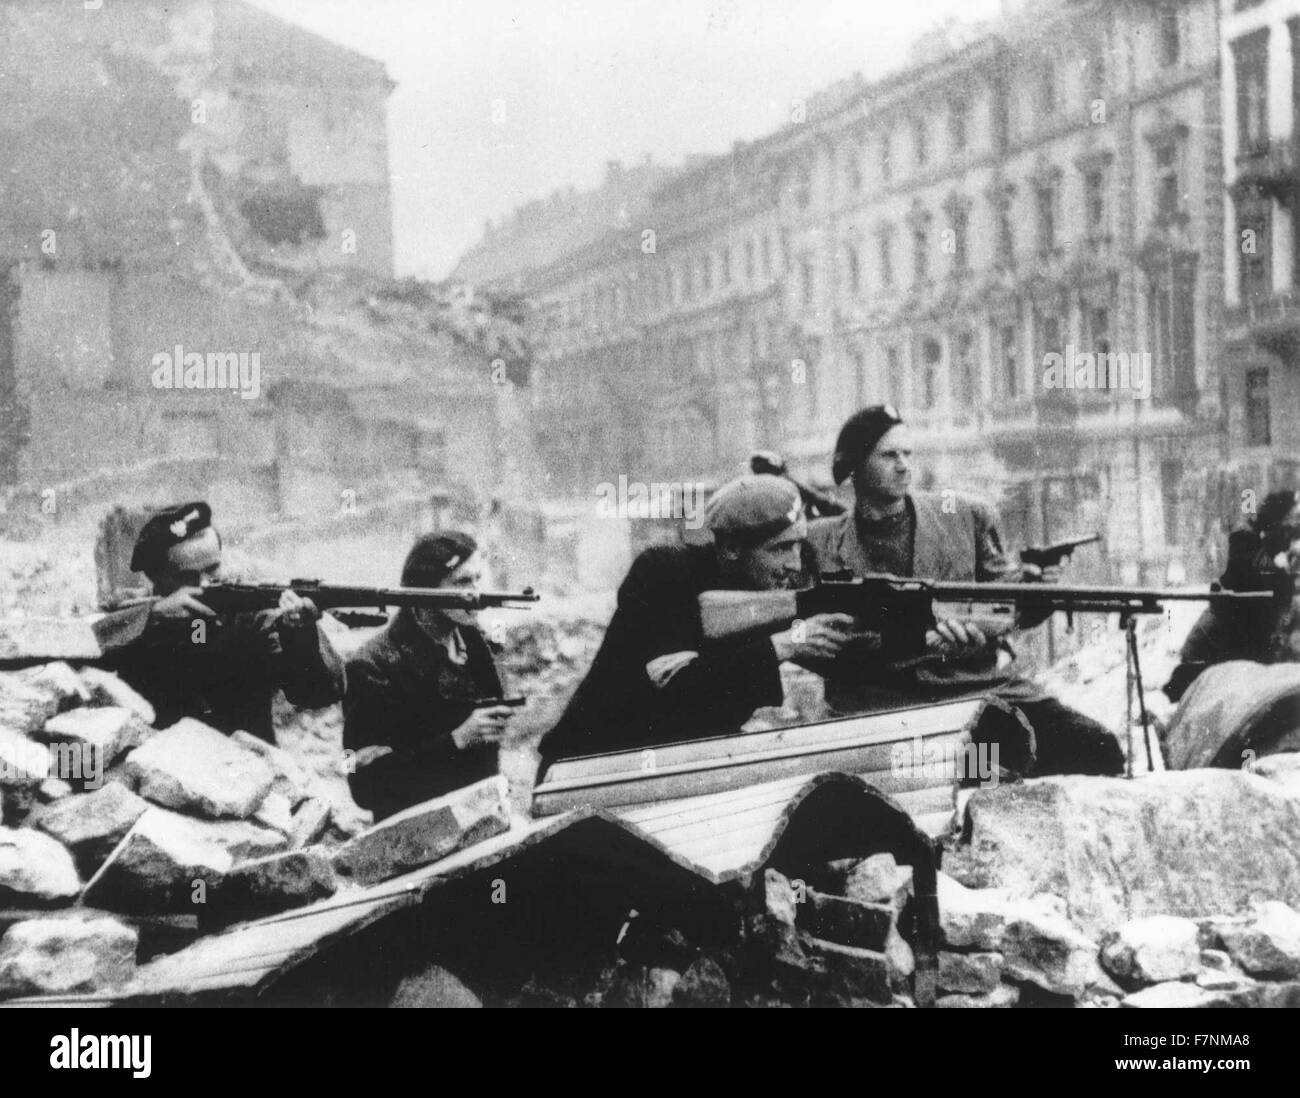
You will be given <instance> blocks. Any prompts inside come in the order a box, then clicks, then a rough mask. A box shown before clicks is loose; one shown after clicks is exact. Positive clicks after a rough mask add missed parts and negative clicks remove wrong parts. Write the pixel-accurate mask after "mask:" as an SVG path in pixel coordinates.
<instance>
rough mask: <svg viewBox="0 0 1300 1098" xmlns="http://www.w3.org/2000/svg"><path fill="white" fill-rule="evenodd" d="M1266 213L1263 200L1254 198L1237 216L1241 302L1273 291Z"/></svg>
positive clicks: (1253, 300) (1255, 300)
mask: <svg viewBox="0 0 1300 1098" xmlns="http://www.w3.org/2000/svg"><path fill="white" fill-rule="evenodd" d="M1270 212H1271V211H1270V208H1269V205H1268V203H1267V201H1260V200H1256V201H1254V202H1252V203H1250V205H1249V206H1247V207H1246V208H1245V209H1243V210H1242V212H1241V214H1240V215H1239V216H1238V218H1237V249H1238V255H1237V274H1238V279H1237V284H1238V290H1239V292H1240V295H1241V303H1242V304H1243V305H1251V304H1253V303H1255V302H1259V301H1263V300H1264V299H1265V298H1267V297H1269V296H1270V295H1271V294H1272V292H1273V278H1272V269H1271V268H1272V264H1271V262H1270V259H1269V242H1270V239H1271V227H1270V222H1271V217H1270Z"/></svg>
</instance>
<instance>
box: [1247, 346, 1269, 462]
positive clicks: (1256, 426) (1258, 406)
mask: <svg viewBox="0 0 1300 1098" xmlns="http://www.w3.org/2000/svg"><path fill="white" fill-rule="evenodd" d="M1246 445H1247V446H1271V445H1273V432H1272V429H1271V423H1270V411H1269V405H1268V367H1267V366H1264V367H1261V368H1259V369H1255V370H1247V371H1246Z"/></svg>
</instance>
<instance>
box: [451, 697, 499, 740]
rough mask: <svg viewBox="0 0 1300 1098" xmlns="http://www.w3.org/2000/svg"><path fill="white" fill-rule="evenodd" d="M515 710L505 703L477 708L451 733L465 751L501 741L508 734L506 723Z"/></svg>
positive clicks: (452, 737)
mask: <svg viewBox="0 0 1300 1098" xmlns="http://www.w3.org/2000/svg"><path fill="white" fill-rule="evenodd" d="M512 716H514V710H513V709H511V708H509V707H508V706H504V705H491V706H488V707H487V708H486V709H475V710H474V712H473V713H471V714H470V715H469V716H468V717H467V718H466V720H465V723H464V724H462V725H461V726H460V727H459V728H456V729H453V731H452V733H451V739H452V742H453V743H454V744H455V745H456V746H457V747H458V748H460V750H462V751H464V750H465V748H467V747H476V746H478V745H479V744H484V743H500V742H501V741H502V740H503V739H505V736H506V725H507V724H508V723H509V722H510V718H511V717H512Z"/></svg>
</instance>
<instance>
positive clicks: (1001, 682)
mask: <svg viewBox="0 0 1300 1098" xmlns="http://www.w3.org/2000/svg"><path fill="white" fill-rule="evenodd" d="M907 506H908V507H909V508H910V509H911V512H912V515H913V517H914V520H915V536H914V539H913V548H912V566H911V569H910V570H909V571H908V573H907V574H908V575H909V576H915V577H919V578H924V579H932V580H944V581H947V582H950V583H972V582H974V583H988V582H1004V583H1006V582H1015V581H1016V580H1017V579H1019V571H1018V569H1016V568H1015V567H1014V566H1013V565H1012V564H1010V562H1008V560H1007V556H1006V552H1005V550H1004V549H1003V546H1002V535H1001V533H1000V532H999V531H998V522H997V514H996V512H995V511H994V510H993V508H992V507H991V506H990V505H989V504H987V503H985V502H984V501H983V500H980V499H977V498H975V497H973V496H964V495H958V494H955V493H954V494H953V495H944V494H940V493H935V492H913V493H911V494H910V495H909V496H908V497H907ZM808 543H809V545H810V546H811V548H812V551H813V556H814V558H815V560H816V567H817V570H818V571H819V572H821V573H826V572H850V573H852V574H853V575H856V576H860V575H863V574H865V573H866V572H867V571H868V567H869V562H868V559H867V556H866V551H865V549H864V548H863V543H862V541H861V535H860V533H859V527H858V523H857V519H856V515H855V514H854V513H853V512H849V513H847V514H844V515H837V516H835V517H834V518H827V519H818V520H816V521H815V522H811V523H809V525H808ZM938 616H942V608H939V610H938ZM958 616H960V612H958ZM1041 620H1042V619H1041V618H1039V619H1038V621H1041ZM1023 624H1025V625H1032V624H1037V622H1036V621H1031V620H1024V621H1023ZM818 670H823V671H824V673H825V675H826V700H827V702H828V703H829V704H830V705H831V706H832V707H833V708H835V709H837V710H841V711H844V712H851V711H860V710H864V709H875V708H883V707H887V706H890V705H896V704H908V703H912V704H914V703H915V701H916V698H917V695H918V694H922V695H926V696H933V697H942V696H945V695H957V694H962V693H976V692H985V691H987V690H989V689H997V690H998V693H999V694H1000V695H1002V696H1015V697H1017V698H1020V699H1023V700H1029V699H1031V698H1037V697H1041V692H1039V691H1037V690H1036V689H1034V688H1033V687H1031V686H1030V685H1029V684H1028V683H1026V682H1024V681H1023V680H1021V679H1018V678H1015V677H1014V676H1013V675H1012V673H1011V672H1012V668H1011V667H1010V666H1006V665H1004V666H1002V667H999V666H998V661H997V654H996V652H990V653H989V654H987V655H981V656H976V657H971V658H968V659H963V660H953V661H950V662H947V663H938V662H934V663H927V664H925V665H924V666H923V667H920V668H913V669H910V670H905V671H889V670H887V669H883V668H881V667H880V666H879V660H878V658H874V657H873V656H872V654H871V653H870V652H868V651H867V650H866V649H865V648H864V647H862V646H857V645H852V644H851V645H850V646H849V647H848V648H847V649H846V650H845V652H844V653H842V654H841V655H840V657H839V658H838V659H837V660H835V661H834V662H833V663H832V664H830V665H829V666H827V667H825V668H818Z"/></svg>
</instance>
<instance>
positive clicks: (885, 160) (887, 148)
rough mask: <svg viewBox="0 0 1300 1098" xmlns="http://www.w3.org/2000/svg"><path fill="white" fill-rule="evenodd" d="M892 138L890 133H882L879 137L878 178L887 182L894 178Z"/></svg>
mask: <svg viewBox="0 0 1300 1098" xmlns="http://www.w3.org/2000/svg"><path fill="white" fill-rule="evenodd" d="M893 155H894V139H893V135H892V134H888V133H886V134H882V135H881V138H880V178H881V181H882V182H885V183H888V182H889V181H890V180H891V179H893V178H894V165H893V163H892V161H893Z"/></svg>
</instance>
